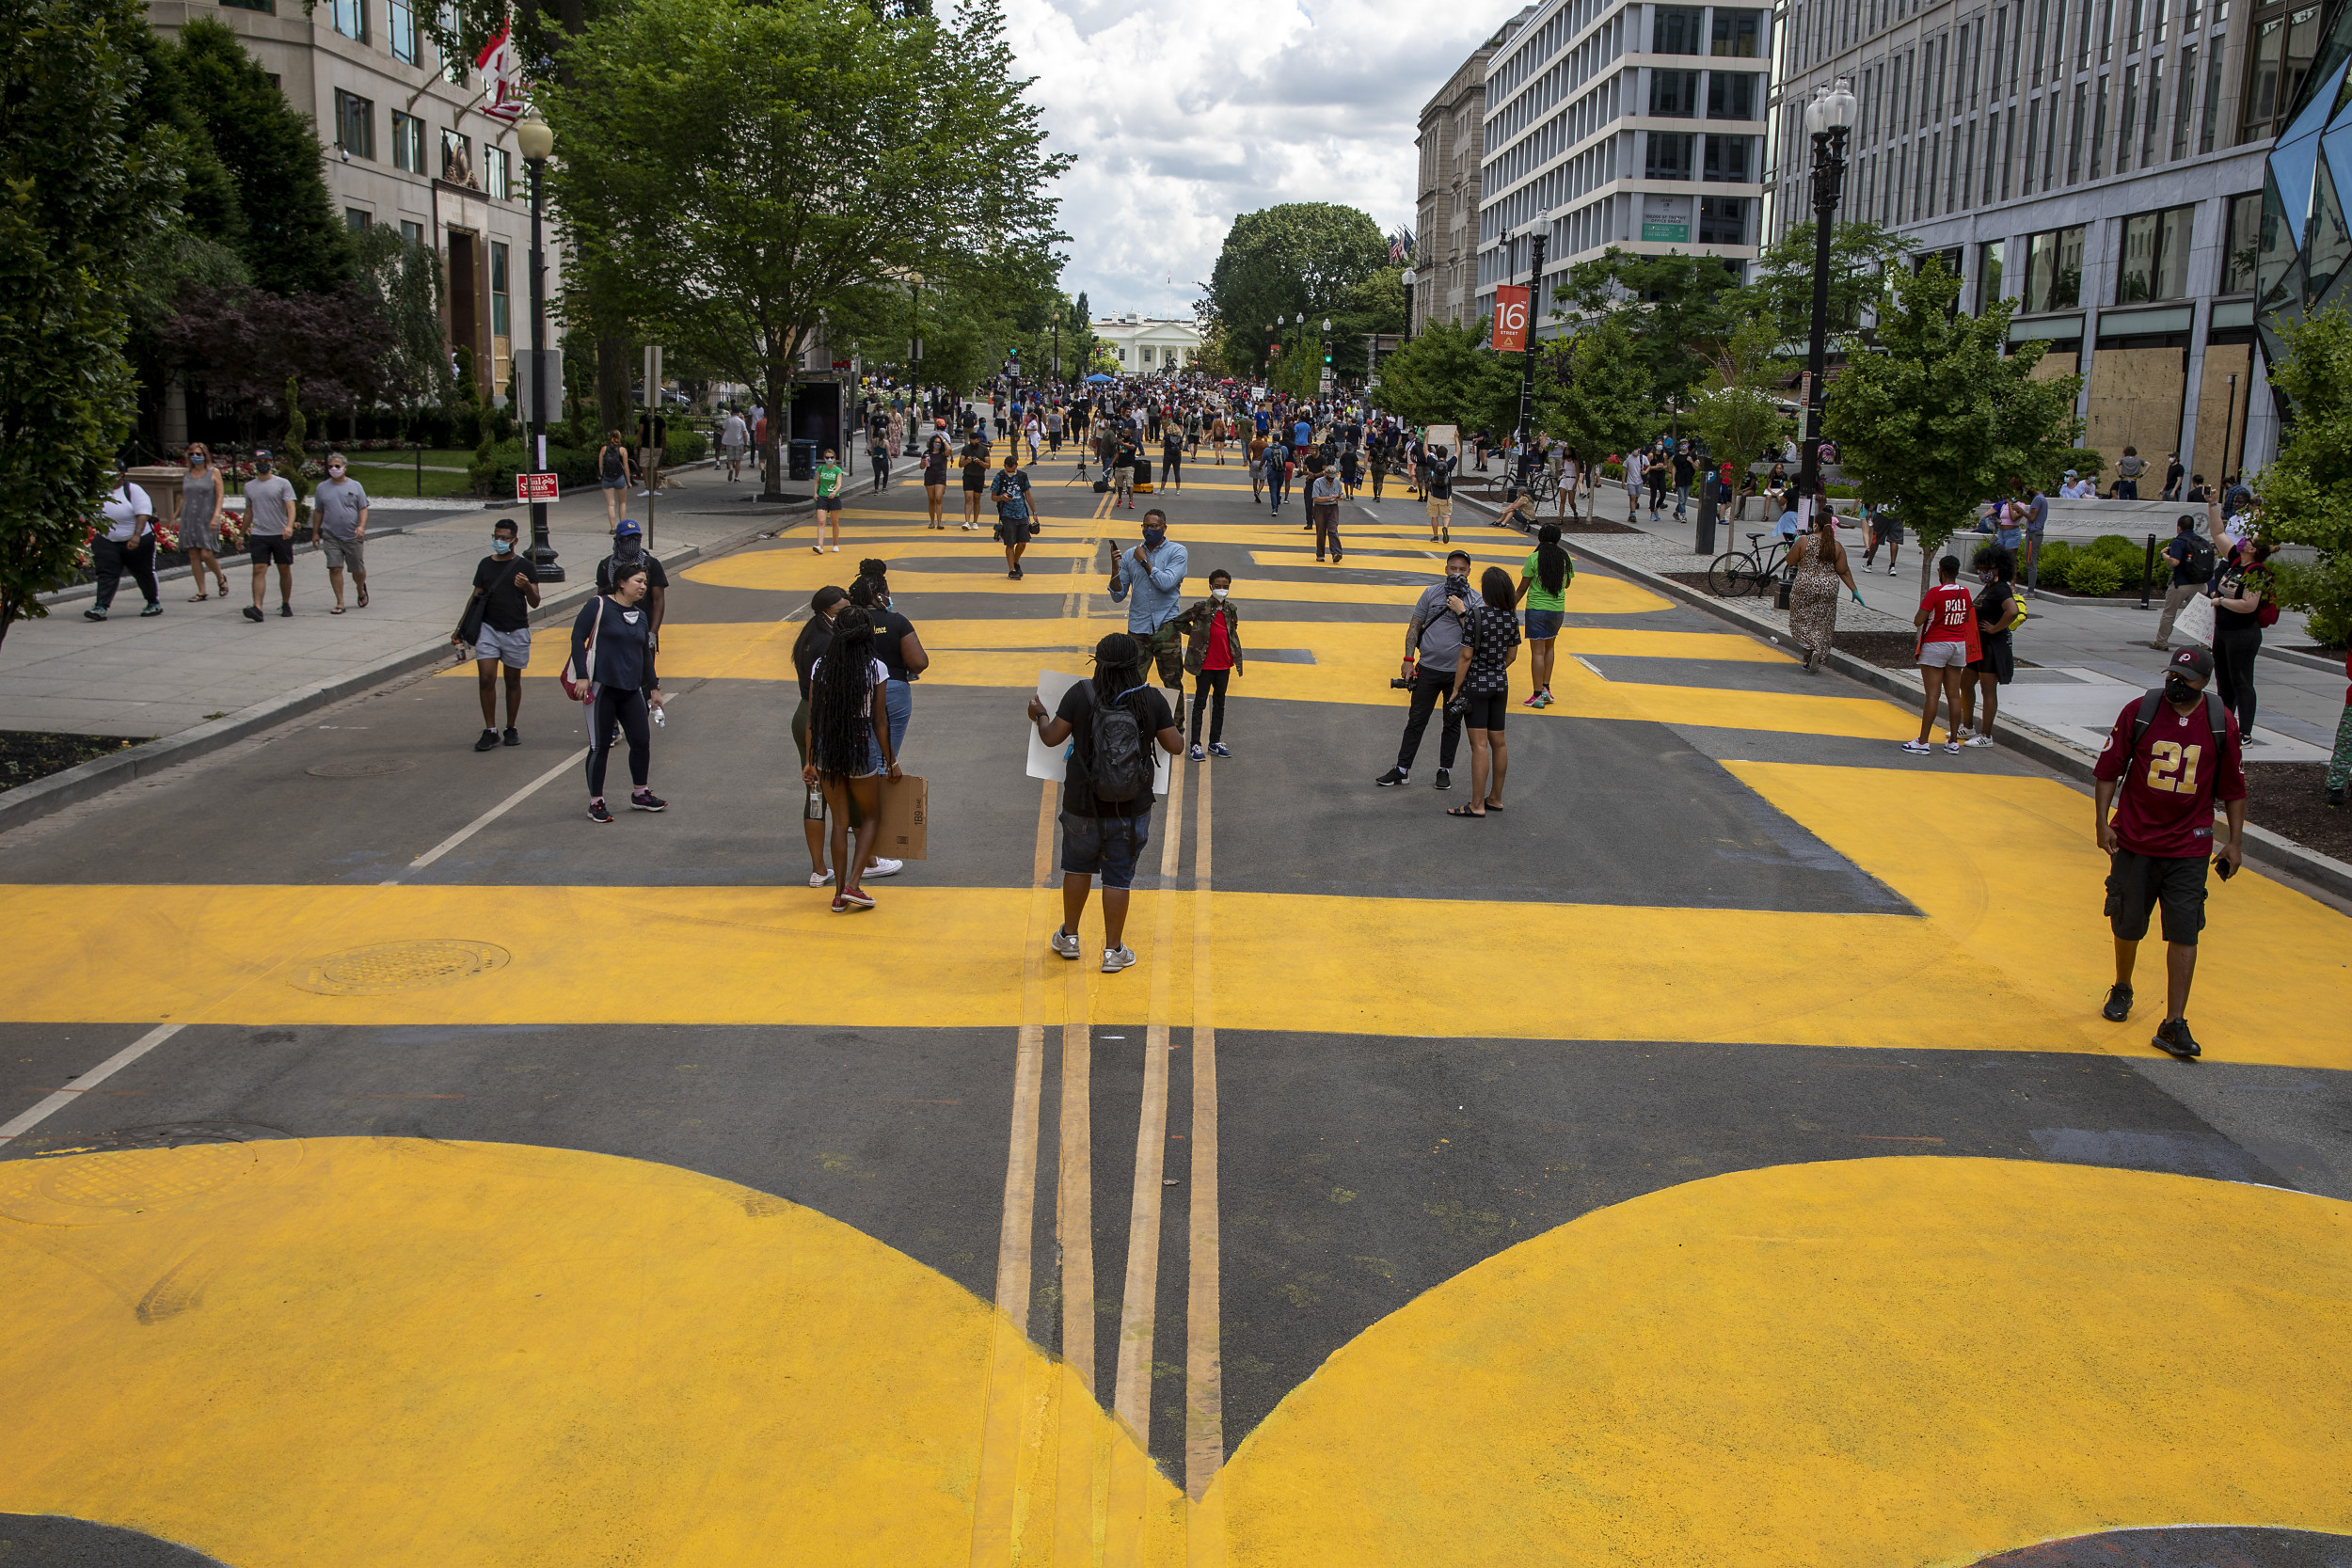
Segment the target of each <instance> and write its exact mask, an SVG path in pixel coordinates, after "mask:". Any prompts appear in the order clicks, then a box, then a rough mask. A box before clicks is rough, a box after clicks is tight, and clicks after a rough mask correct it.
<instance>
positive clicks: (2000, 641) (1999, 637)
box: [1968, 630, 2017, 686]
mask: <svg viewBox="0 0 2352 1568" xmlns="http://www.w3.org/2000/svg"><path fill="white" fill-rule="evenodd" d="M1977 641H1978V645H1979V646H1980V647H1982V648H1983V649H1984V657H1982V658H1972V659H1970V660H1969V661H1968V673H1970V674H1974V675H1987V674H1989V675H1991V676H1992V677H1993V679H1994V684H1996V685H1999V686H2007V685H2008V684H2009V683H2010V677H2012V676H2013V675H2015V674H2016V673H2017V654H2016V650H2015V649H2014V648H2013V647H2012V646H2011V645H2010V640H2009V633H2007V632H2005V631H1981V630H1980V631H1979V632H1978V634H1977Z"/></svg>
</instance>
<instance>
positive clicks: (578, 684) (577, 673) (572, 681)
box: [556, 599, 604, 703]
mask: <svg viewBox="0 0 2352 1568" xmlns="http://www.w3.org/2000/svg"><path fill="white" fill-rule="evenodd" d="M603 629H604V601H603V600H602V599H598V600H597V601H596V625H594V626H590V627H589V628H588V646H587V647H586V648H585V649H583V650H581V653H580V657H579V658H578V659H568V658H567V659H565V660H564V670H563V673H561V674H560V675H558V676H557V677H556V678H557V679H559V680H561V681H562V682H563V683H564V696H566V697H569V698H570V699H571V700H572V701H573V702H575V703H593V702H595V701H596V633H598V632H600V631H602V630H603Z"/></svg>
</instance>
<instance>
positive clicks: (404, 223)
mask: <svg viewBox="0 0 2352 1568" xmlns="http://www.w3.org/2000/svg"><path fill="white" fill-rule="evenodd" d="M400 238H401V241H402V243H403V244H405V245H415V246H416V247H417V248H418V249H419V250H422V249H423V248H424V225H423V224H421V223H419V222H417V221H416V220H415V219H414V218H403V219H401V220H400Z"/></svg>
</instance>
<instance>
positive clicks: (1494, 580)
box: [1446, 566, 1519, 816]
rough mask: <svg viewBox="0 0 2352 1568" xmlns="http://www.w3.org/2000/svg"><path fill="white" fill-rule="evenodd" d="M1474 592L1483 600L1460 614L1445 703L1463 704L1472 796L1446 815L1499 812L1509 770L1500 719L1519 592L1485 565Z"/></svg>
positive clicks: (1506, 700)
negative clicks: (1451, 687)
mask: <svg viewBox="0 0 2352 1568" xmlns="http://www.w3.org/2000/svg"><path fill="white" fill-rule="evenodd" d="M1478 595H1479V597H1480V598H1481V599H1483V600H1485V601H1486V602H1485V603H1483V604H1477V605H1473V606H1471V607H1470V610H1469V611H1468V612H1466V613H1465V614H1464V615H1463V617H1462V653H1461V657H1460V660H1459V662H1458V663H1456V665H1455V666H1454V696H1453V701H1452V702H1450V703H1448V704H1447V706H1448V708H1449V709H1452V708H1454V705H1457V704H1458V705H1461V711H1462V716H1463V717H1462V727H1463V728H1464V729H1466V730H1468V731H1469V732H1470V803H1469V804H1468V805H1461V806H1455V807H1454V808H1453V809H1452V810H1451V811H1448V812H1447V813H1446V815H1447V816H1486V814H1487V813H1488V812H1490V811H1501V810H1502V778H1503V775H1504V774H1505V773H1507V772H1509V771H1510V768H1511V756H1510V753H1509V752H1507V751H1506V750H1505V749H1504V747H1503V743H1502V721H1503V716H1504V715H1505V714H1507V713H1509V712H1510V710H1511V676H1510V673H1509V672H1510V668H1511V666H1512V665H1513V664H1514V663H1516V662H1517V661H1518V657H1519V620H1518V616H1517V615H1515V614H1514V613H1512V610H1513V607H1514V606H1515V605H1516V604H1517V603H1518V591H1517V589H1516V588H1515V587H1514V586H1513V584H1512V581H1511V574H1510V573H1508V572H1506V571H1504V570H1503V569H1502V567H1500V566H1489V567H1487V568H1486V575H1485V576H1483V577H1481V578H1479V579H1478Z"/></svg>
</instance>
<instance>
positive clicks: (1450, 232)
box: [1412, 6, 1535, 333]
mask: <svg viewBox="0 0 2352 1568" xmlns="http://www.w3.org/2000/svg"><path fill="white" fill-rule="evenodd" d="M1534 10H1535V8H1534V7H1533V6H1530V7H1528V8H1526V9H1525V10H1522V11H1520V12H1519V14H1518V15H1517V16H1515V17H1513V18H1512V19H1511V20H1510V21H1508V22H1506V23H1504V24H1502V26H1501V27H1499V28H1497V29H1496V30H1495V33H1494V36H1493V37H1491V38H1489V39H1487V40H1486V42H1484V43H1482V44H1480V45H1479V46H1478V47H1477V49H1475V50H1473V51H1472V52H1471V54H1470V58H1469V59H1467V60H1464V61H1463V62H1462V63H1461V65H1460V66H1459V67H1457V68H1456V69H1455V70H1454V74H1453V75H1452V76H1451V77H1449V78H1447V80H1446V84H1445V86H1444V87H1440V88H1438V92H1437V95H1436V96H1435V97H1433V98H1431V99H1430V100H1429V102H1428V103H1424V104H1422V109H1421V135H1419V136H1418V137H1417V138H1416V139H1415V141H1414V146H1416V147H1417V148H1419V149H1420V150H1421V173H1420V177H1419V179H1418V181H1417V182H1416V188H1417V190H1418V191H1419V197H1418V199H1417V200H1416V202H1415V204H1414V220H1413V322H1412V330H1413V331H1414V332H1416V333H1418V332H1420V331H1421V330H1422V328H1423V327H1424V326H1426V325H1428V324H1429V323H1430V322H1432V321H1443V322H1452V323H1454V324H1455V325H1461V324H1463V323H1466V322H1470V321H1474V320H1476V319H1477V316H1478V302H1477V295H1478V211H1479V194H1480V192H1481V190H1482V189H1483V188H1484V185H1483V181H1484V178H1485V173H1486V170H1485V167H1484V165H1485V162H1486V65H1487V62H1488V61H1490V60H1492V59H1493V58H1494V53H1495V51H1496V50H1497V49H1500V48H1502V45H1503V44H1504V43H1505V42H1507V41H1508V40H1510V38H1511V36H1512V35H1513V34H1514V33H1516V32H1517V31H1518V28H1519V26H1520V24H1523V23H1524V22H1526V20H1527V19H1528V18H1529V17H1530V16H1532V15H1534Z"/></svg>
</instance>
